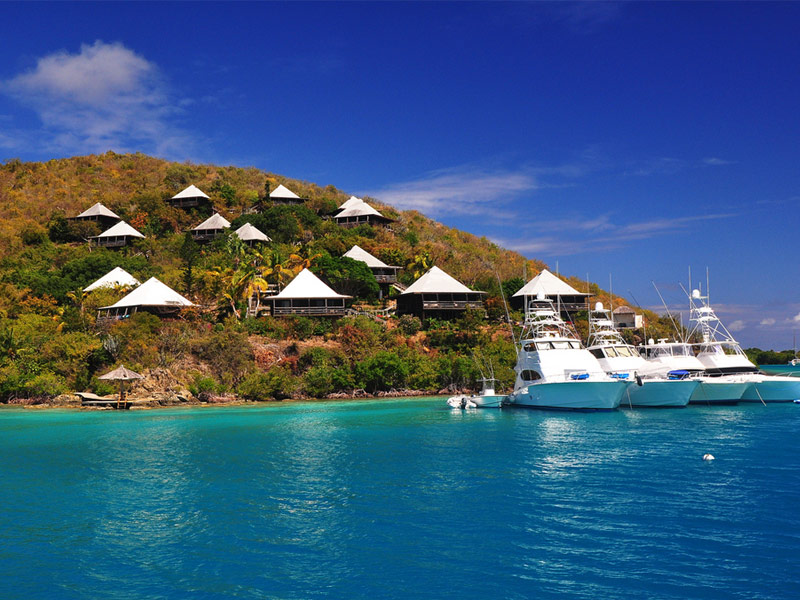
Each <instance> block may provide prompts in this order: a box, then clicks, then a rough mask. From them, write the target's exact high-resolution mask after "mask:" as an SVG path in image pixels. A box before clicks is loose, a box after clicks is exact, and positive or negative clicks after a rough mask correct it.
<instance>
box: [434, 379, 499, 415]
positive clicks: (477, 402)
mask: <svg viewBox="0 0 800 600" xmlns="http://www.w3.org/2000/svg"><path fill="white" fill-rule="evenodd" d="M496 381H497V380H496V379H495V378H494V377H484V378H482V379H481V393H480V394H472V395H466V394H459V395H458V396H450V397H449V398H448V399H447V405H448V406H449V407H450V408H456V409H459V408H460V409H465V408H500V407H501V406H503V404H504V403H505V399H506V396H505V395H502V394H495V392H494V386H495V383H496Z"/></svg>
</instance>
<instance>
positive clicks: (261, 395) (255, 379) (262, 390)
mask: <svg viewBox="0 0 800 600" xmlns="http://www.w3.org/2000/svg"><path fill="white" fill-rule="evenodd" d="M295 387H296V382H295V379H294V377H292V375H291V374H290V373H289V372H288V371H287V370H286V369H283V368H281V367H272V368H271V369H270V370H269V371H266V372H263V371H253V372H252V373H250V374H248V375H247V377H245V378H244V380H242V382H241V383H240V384H239V387H238V388H236V391H237V392H238V394H239V395H240V396H242V397H243V398H246V399H247V400H252V401H254V402H262V401H265V400H273V399H274V400H283V399H284V398H289V397H290V396H291V395H292V392H294V389H295Z"/></svg>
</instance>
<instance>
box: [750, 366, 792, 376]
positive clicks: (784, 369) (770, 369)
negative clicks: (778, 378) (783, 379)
mask: <svg viewBox="0 0 800 600" xmlns="http://www.w3.org/2000/svg"><path fill="white" fill-rule="evenodd" d="M758 368H759V369H761V370H762V371H764V373H766V374H767V375H788V376H790V377H800V365H795V366H792V365H758Z"/></svg>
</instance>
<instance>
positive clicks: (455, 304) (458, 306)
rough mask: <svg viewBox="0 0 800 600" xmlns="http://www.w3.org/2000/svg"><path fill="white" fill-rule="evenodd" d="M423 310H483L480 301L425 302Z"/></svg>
mask: <svg viewBox="0 0 800 600" xmlns="http://www.w3.org/2000/svg"><path fill="white" fill-rule="evenodd" d="M422 308H423V310H464V309H467V308H477V309H481V308H483V302H481V301H480V300H438V301H436V300H423V302H422Z"/></svg>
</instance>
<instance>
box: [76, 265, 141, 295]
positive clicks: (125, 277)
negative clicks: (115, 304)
mask: <svg viewBox="0 0 800 600" xmlns="http://www.w3.org/2000/svg"><path fill="white" fill-rule="evenodd" d="M137 285H139V280H138V279H136V277H134V276H133V275H131V274H130V273H128V272H127V271H126V270H125V269H123V268H121V267H114V268H113V269H112V270H111V271H109V272H108V273H106V274H105V275H103V276H102V277H101V278H100V279H98V280H97V281H95V282H94V283H91V284H89V285H87V286H86V287H85V288H83V291H84V292H91V291H93V290H98V289H100V288H123V287H128V288H134V287H136V286H137Z"/></svg>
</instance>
